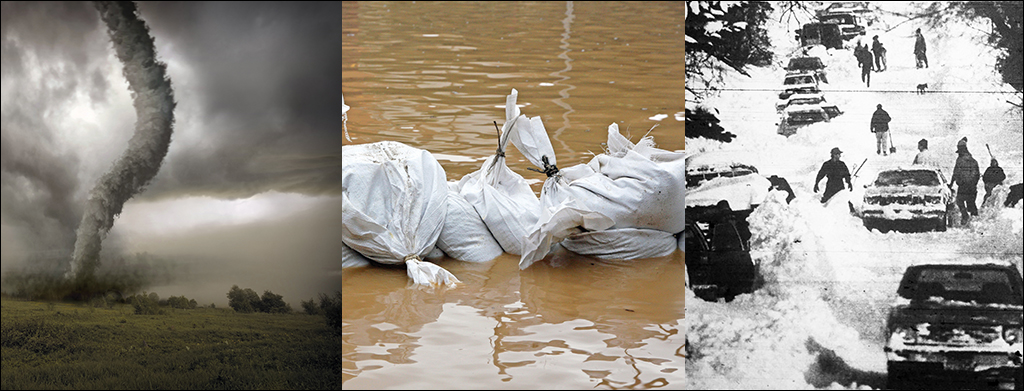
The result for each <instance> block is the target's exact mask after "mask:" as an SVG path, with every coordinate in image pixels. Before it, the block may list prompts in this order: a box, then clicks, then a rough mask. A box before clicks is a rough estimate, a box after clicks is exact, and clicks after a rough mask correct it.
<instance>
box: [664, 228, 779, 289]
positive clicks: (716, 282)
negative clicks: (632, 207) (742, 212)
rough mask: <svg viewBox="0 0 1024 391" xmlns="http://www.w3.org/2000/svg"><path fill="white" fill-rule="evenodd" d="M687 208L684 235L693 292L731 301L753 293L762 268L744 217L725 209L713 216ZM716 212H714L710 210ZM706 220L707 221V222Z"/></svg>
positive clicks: (689, 278) (689, 281)
mask: <svg viewBox="0 0 1024 391" xmlns="http://www.w3.org/2000/svg"><path fill="white" fill-rule="evenodd" d="M711 210H713V209H706V210H705V214H704V215H703V216H697V215H696V214H695V213H691V211H687V213H686V217H687V219H688V220H689V219H690V217H691V215H694V217H695V219H696V220H702V222H696V221H688V222H687V224H686V230H685V231H683V233H682V235H683V236H684V239H685V245H686V255H687V256H686V274H687V284H688V285H689V287H690V289H692V290H693V293H694V294H695V295H696V296H697V297H699V298H701V299H704V300H707V301H712V302H714V301H718V299H719V298H724V299H725V301H727V302H729V301H732V300H733V299H734V298H735V297H736V296H737V295H740V294H743V293H750V292H753V291H754V289H756V286H757V285H758V284H759V281H760V280H759V277H758V276H760V273H759V270H758V269H759V267H758V265H757V264H756V263H755V262H754V260H753V259H752V258H751V256H750V244H749V240H750V233H749V230H748V229H747V228H746V226H745V221H744V220H745V217H744V218H743V219H741V218H740V216H737V215H736V214H734V213H730V212H731V211H729V210H725V211H722V212H721V213H717V214H715V216H714V217H710V216H709V215H708V212H709V211H711ZM711 213H713V212H711ZM705 221H706V222H705Z"/></svg>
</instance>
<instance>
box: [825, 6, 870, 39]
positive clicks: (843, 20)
mask: <svg viewBox="0 0 1024 391" xmlns="http://www.w3.org/2000/svg"><path fill="white" fill-rule="evenodd" d="M818 20H819V21H820V22H821V23H830V24H836V25H839V31H840V32H841V33H842V36H843V39H844V40H850V39H852V38H854V37H856V36H858V35H864V34H865V33H866V31H867V30H866V29H865V28H864V23H863V22H861V18H860V17H859V16H857V15H855V14H853V13H850V12H833V13H827V14H823V15H821V16H819V17H818Z"/></svg>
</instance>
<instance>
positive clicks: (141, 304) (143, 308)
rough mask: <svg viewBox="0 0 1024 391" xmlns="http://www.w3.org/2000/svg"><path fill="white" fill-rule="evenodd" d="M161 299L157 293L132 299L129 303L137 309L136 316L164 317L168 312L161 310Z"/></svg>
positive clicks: (136, 296)
mask: <svg viewBox="0 0 1024 391" xmlns="http://www.w3.org/2000/svg"><path fill="white" fill-rule="evenodd" d="M159 298H160V297H159V296H157V294H156V293H151V294H149V295H146V294H145V293H143V294H141V295H135V296H132V297H130V298H129V299H128V301H129V303H131V305H132V307H133V308H135V314H136V315H163V314H165V313H166V312H165V311H164V310H163V309H161V308H160V301H159V300H158V299H159Z"/></svg>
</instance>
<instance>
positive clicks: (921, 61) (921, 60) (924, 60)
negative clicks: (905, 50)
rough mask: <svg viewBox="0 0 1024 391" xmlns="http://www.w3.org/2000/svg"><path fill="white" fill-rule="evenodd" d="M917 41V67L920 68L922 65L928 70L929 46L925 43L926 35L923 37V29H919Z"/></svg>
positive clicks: (915, 45) (915, 47) (915, 51)
mask: <svg viewBox="0 0 1024 391" xmlns="http://www.w3.org/2000/svg"><path fill="white" fill-rule="evenodd" d="M916 34H917V41H916V42H914V58H916V59H917V67H918V68H920V67H921V66H922V65H923V66H924V67H925V68H928V54H927V53H926V52H927V47H926V46H927V45H926V44H925V43H924V35H921V29H920V28H919V29H917V33H916Z"/></svg>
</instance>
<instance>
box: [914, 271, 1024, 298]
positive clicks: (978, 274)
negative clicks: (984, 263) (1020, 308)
mask: <svg viewBox="0 0 1024 391" xmlns="http://www.w3.org/2000/svg"><path fill="white" fill-rule="evenodd" d="M904 294H906V295H909V296H911V297H907V298H908V299H917V300H934V298H941V299H943V300H951V301H960V302H977V303H987V304H1010V305H1020V304H1021V297H1020V296H1019V294H1017V295H1015V294H1014V292H1013V288H1012V285H1011V284H1010V276H1009V275H1008V274H1007V273H1006V272H1005V271H1002V270H995V269H957V268H926V269H922V270H921V271H920V274H918V276H917V283H916V285H915V289H909V290H906V291H905V292H904Z"/></svg>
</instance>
